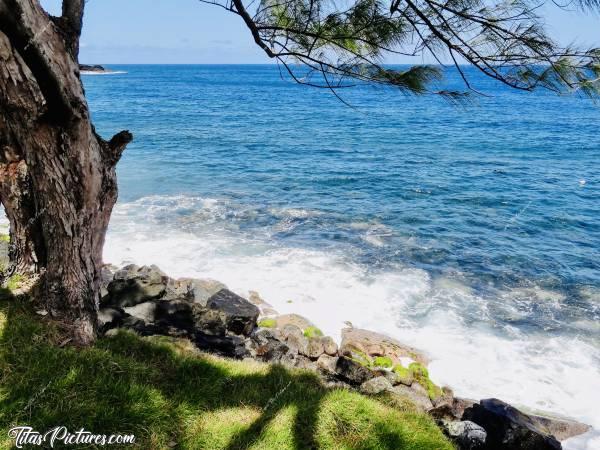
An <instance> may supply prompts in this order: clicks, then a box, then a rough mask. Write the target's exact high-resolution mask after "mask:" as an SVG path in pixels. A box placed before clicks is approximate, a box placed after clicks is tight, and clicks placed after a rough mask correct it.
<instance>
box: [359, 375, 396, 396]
mask: <svg viewBox="0 0 600 450" xmlns="http://www.w3.org/2000/svg"><path fill="white" fill-rule="evenodd" d="M391 388H392V383H390V382H389V380H388V379H387V378H386V377H384V376H378V377H375V378H371V379H370V380H367V381H365V382H364V383H363V384H361V385H360V391H361V392H362V393H363V394H370V395H374V394H379V393H380V392H384V391H387V390H389V389H391Z"/></svg>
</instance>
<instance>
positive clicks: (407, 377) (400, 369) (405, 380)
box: [393, 364, 415, 386]
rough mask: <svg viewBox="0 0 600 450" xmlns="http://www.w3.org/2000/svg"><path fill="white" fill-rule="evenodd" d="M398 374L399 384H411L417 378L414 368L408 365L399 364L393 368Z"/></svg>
mask: <svg viewBox="0 0 600 450" xmlns="http://www.w3.org/2000/svg"><path fill="white" fill-rule="evenodd" d="M393 371H394V373H395V374H396V381H397V384H404V385H406V386H410V385H411V384H412V383H413V381H414V380H415V378H414V376H413V373H412V370H410V369H409V368H407V367H404V366H402V365H401V364H397V365H396V366H394V369H393Z"/></svg>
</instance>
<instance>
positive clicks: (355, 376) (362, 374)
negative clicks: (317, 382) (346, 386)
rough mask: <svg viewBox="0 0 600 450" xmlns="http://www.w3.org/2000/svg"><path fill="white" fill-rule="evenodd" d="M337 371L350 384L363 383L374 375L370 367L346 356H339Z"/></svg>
mask: <svg viewBox="0 0 600 450" xmlns="http://www.w3.org/2000/svg"><path fill="white" fill-rule="evenodd" d="M335 371H336V373H337V374H338V375H339V376H340V378H342V379H343V380H345V381H347V382H348V383H350V384H357V385H359V384H363V383H364V382H365V381H368V380H370V379H371V378H373V377H374V375H373V372H371V371H370V370H369V368H368V367H365V366H363V365H362V364H360V363H358V362H356V361H354V360H352V359H350V358H346V357H345V356H342V357H340V358H338V360H337V363H336V366H335Z"/></svg>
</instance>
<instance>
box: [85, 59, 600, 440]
mask: <svg viewBox="0 0 600 450" xmlns="http://www.w3.org/2000/svg"><path fill="white" fill-rule="evenodd" d="M110 68H111V69H114V70H117V71H121V72H126V73H117V74H112V75H110V76H108V75H107V76H102V77H98V76H84V84H85V88H86V92H87V96H88V99H89V103H90V107H91V110H92V113H93V118H94V122H95V124H96V127H97V130H98V131H99V132H100V133H101V134H102V135H103V136H106V137H108V136H110V135H112V134H113V133H115V132H117V131H119V130H121V129H123V128H127V129H129V130H131V131H132V133H133V134H134V136H135V141H134V142H133V143H132V144H131V145H130V146H129V147H128V149H127V151H126V152H125V154H124V157H123V160H122V161H121V163H120V164H119V166H118V174H119V183H120V200H119V203H118V205H117V207H116V208H115V212H114V215H113V218H112V221H111V226H110V230H109V234H108V238H107V243H106V247H105V260H106V261H107V262H112V263H114V264H119V265H121V264H124V263H129V262H134V263H137V264H157V265H158V266H160V267H161V268H162V269H163V270H164V271H165V272H167V273H168V274H169V275H171V276H196V277H211V278H215V279H218V280H220V281H222V282H224V283H226V284H227V285H228V286H229V287H230V288H231V289H233V290H234V291H236V292H238V293H240V294H242V295H247V294H248V291H249V290H255V291H258V292H259V293H260V295H261V296H262V297H263V298H264V299H265V300H267V301H268V302H269V303H271V304H272V305H274V306H275V308H276V309H277V310H278V311H279V312H281V313H287V312H297V313H301V314H303V315H306V316H307V317H309V318H311V319H312V320H313V321H314V322H315V323H316V324H317V325H319V326H320V328H322V329H323V331H324V332H326V333H327V334H330V335H332V336H334V337H339V333H340V330H341V328H342V327H343V326H344V324H343V322H344V321H350V322H352V323H353V325H354V326H356V327H361V328H368V329H372V330H376V331H381V332H384V333H387V334H389V335H391V336H394V337H396V338H398V339H399V340H401V341H403V342H405V343H407V344H409V345H412V346H415V347H417V348H420V349H423V350H425V351H427V352H428V354H429V355H430V357H431V359H432V363H431V365H430V369H431V370H430V373H431V376H432V378H433V379H434V380H435V381H436V382H438V383H441V384H448V385H450V386H452V387H453V388H454V390H455V392H456V394H457V395H460V396H466V397H471V398H477V399H479V398H486V397H492V396H493V397H498V398H501V399H503V400H505V401H508V402H511V403H515V404H517V405H523V406H526V407H529V408H533V409H541V410H548V411H552V412H555V413H560V414H565V415H568V416H571V417H573V418H576V419H579V420H582V421H584V422H586V423H589V424H591V425H593V426H594V427H595V429H596V430H599V429H600V407H599V406H598V401H599V399H598V393H599V392H600V328H599V327H600V326H599V323H600V214H598V205H599V204H600V202H599V200H600V178H599V177H598V173H599V171H600V162H599V161H600V158H599V154H600V148H599V147H600V142H599V140H598V136H599V135H600V133H599V132H600V108H598V106H594V105H592V104H591V103H590V102H587V101H585V100H581V99H576V98H567V97H556V96H552V95H550V94H543V93H540V94H532V95H527V94H522V93H518V92H512V91H509V90H507V89H505V88H502V87H500V86H498V85H496V84H494V83H493V82H491V81H489V80H485V79H483V78H481V77H480V76H479V75H478V74H476V73H474V72H472V73H471V76H472V77H473V78H474V80H475V81H476V83H475V84H476V85H477V86H478V87H479V88H480V89H482V90H484V91H486V92H487V93H488V94H490V95H491V97H489V98H479V99H477V100H476V101H475V102H474V103H473V104H471V105H467V106H464V107H461V106H458V107H457V106H454V105H452V104H449V103H447V102H445V101H443V100H441V99H437V98H432V97H424V98H413V97H406V96H403V95H401V94H398V93H396V92H394V91H390V90H384V89H374V88H371V87H366V86H361V87H357V88H355V89H351V90H345V91H343V92H341V94H342V95H343V97H344V99H345V100H347V101H348V102H349V103H351V104H352V105H354V106H355V107H356V109H351V108H348V107H347V106H345V105H343V104H342V103H340V102H339V101H338V100H336V99H335V97H333V96H332V95H331V94H330V93H327V92H324V91H319V90H314V89H309V88H306V87H301V86H297V85H295V84H293V83H290V82H288V81H285V80H282V79H281V78H280V76H279V72H278V70H277V68H276V67H273V66H111V67H110ZM447 82H448V86H447V87H448V88H452V87H458V86H459V85H458V79H457V77H456V76H455V74H453V73H448V81H447ZM565 448H577V449H590V450H591V449H593V448H600V434H598V431H593V432H592V433H589V434H587V435H585V436H582V437H580V438H576V439H573V440H570V441H568V442H567V443H566V445H565Z"/></svg>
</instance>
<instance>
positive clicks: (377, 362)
mask: <svg viewBox="0 0 600 450" xmlns="http://www.w3.org/2000/svg"><path fill="white" fill-rule="evenodd" d="M393 365H394V363H393V362H392V360H391V358H388V357H387V356H377V357H376V358H375V359H374V360H373V366H375V367H383V368H385V369H391V368H392V366H393Z"/></svg>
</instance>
